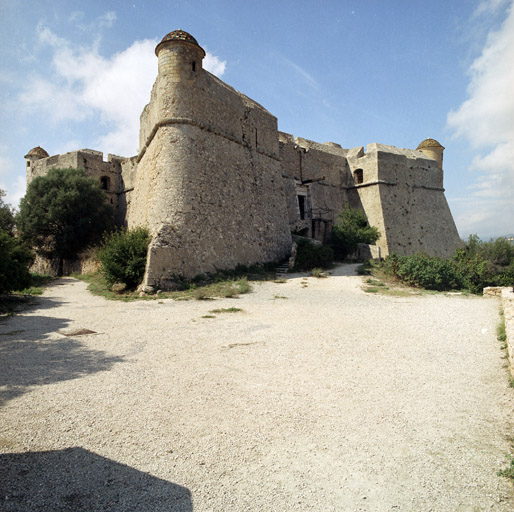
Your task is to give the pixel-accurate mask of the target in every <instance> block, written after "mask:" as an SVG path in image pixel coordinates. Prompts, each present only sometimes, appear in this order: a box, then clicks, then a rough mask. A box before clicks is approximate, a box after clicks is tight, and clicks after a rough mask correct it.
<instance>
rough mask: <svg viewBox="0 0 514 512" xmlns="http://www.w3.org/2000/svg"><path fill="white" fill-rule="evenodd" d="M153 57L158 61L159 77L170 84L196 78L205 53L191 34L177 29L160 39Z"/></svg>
mask: <svg viewBox="0 0 514 512" xmlns="http://www.w3.org/2000/svg"><path fill="white" fill-rule="evenodd" d="M155 55H157V58H158V59H159V75H161V76H164V75H166V78H167V79H168V80H170V81H171V82H182V81H189V80H194V79H195V78H196V77H197V76H198V73H199V72H200V70H201V69H202V60H203V58H204V57H205V51H204V50H203V48H202V47H201V46H200V45H199V44H198V41H197V40H196V39H195V38H194V37H193V36H192V35H191V34H188V33H187V32H185V31H184V30H180V29H179V30H174V31H173V32H170V33H169V34H166V35H165V36H164V37H163V38H162V41H161V42H160V43H159V44H158V45H157V46H156V47H155Z"/></svg>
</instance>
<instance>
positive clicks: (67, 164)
mask: <svg viewBox="0 0 514 512" xmlns="http://www.w3.org/2000/svg"><path fill="white" fill-rule="evenodd" d="M77 167H80V165H79V164H78V151H72V152H70V153H64V154H63V155H54V156H49V157H48V158H41V159H40V160H36V161H35V162H32V163H31V166H30V167H27V186H28V185H29V184H30V182H31V181H32V180H33V179H34V178H36V177H38V176H46V173H47V172H48V171H49V170H50V169H67V168H71V169H76V168H77Z"/></svg>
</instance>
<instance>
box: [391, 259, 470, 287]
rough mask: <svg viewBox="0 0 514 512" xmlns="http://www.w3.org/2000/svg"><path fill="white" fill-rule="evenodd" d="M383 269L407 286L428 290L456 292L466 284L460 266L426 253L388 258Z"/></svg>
mask: <svg viewBox="0 0 514 512" xmlns="http://www.w3.org/2000/svg"><path fill="white" fill-rule="evenodd" d="M382 268H383V269H384V271H385V272H386V273H388V274H392V275H394V276H395V277H397V278H398V279H400V280H401V281H402V282H404V283H405V284H408V285H410V286H416V287H420V288H426V289H427V290H437V291H446V290H456V289H461V288H462V287H463V284H464V280H463V278H462V275H461V273H460V272H459V269H458V266H457V265H456V264H455V262H454V261H452V260H448V259H443V258H438V257H431V256H428V255H427V254H424V253H418V254H413V255H411V256H398V255H396V254H392V255H391V256H388V257H387V258H386V259H385V261H384V263H383V264H382Z"/></svg>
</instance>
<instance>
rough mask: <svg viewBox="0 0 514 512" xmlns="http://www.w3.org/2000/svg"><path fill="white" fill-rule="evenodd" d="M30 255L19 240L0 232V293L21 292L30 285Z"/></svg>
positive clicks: (31, 257) (31, 258)
mask: <svg viewBox="0 0 514 512" xmlns="http://www.w3.org/2000/svg"><path fill="white" fill-rule="evenodd" d="M32 261H33V256H32V253H31V252H30V250H29V249H27V247H26V246H25V245H23V244H22V243H21V242H20V241H19V240H17V239H16V238H14V237H13V236H11V235H10V234H9V233H7V232H5V231H3V230H0V293H2V294H4V293H10V292H12V291H18V290H23V289H24V288H26V287H27V286H29V285H30V283H31V276H30V273H29V266H30V265H31V263H32Z"/></svg>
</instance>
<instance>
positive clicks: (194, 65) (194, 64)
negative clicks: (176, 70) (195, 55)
mask: <svg viewBox="0 0 514 512" xmlns="http://www.w3.org/2000/svg"><path fill="white" fill-rule="evenodd" d="M191 69H192V70H193V72H195V71H196V61H193V62H191Z"/></svg>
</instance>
